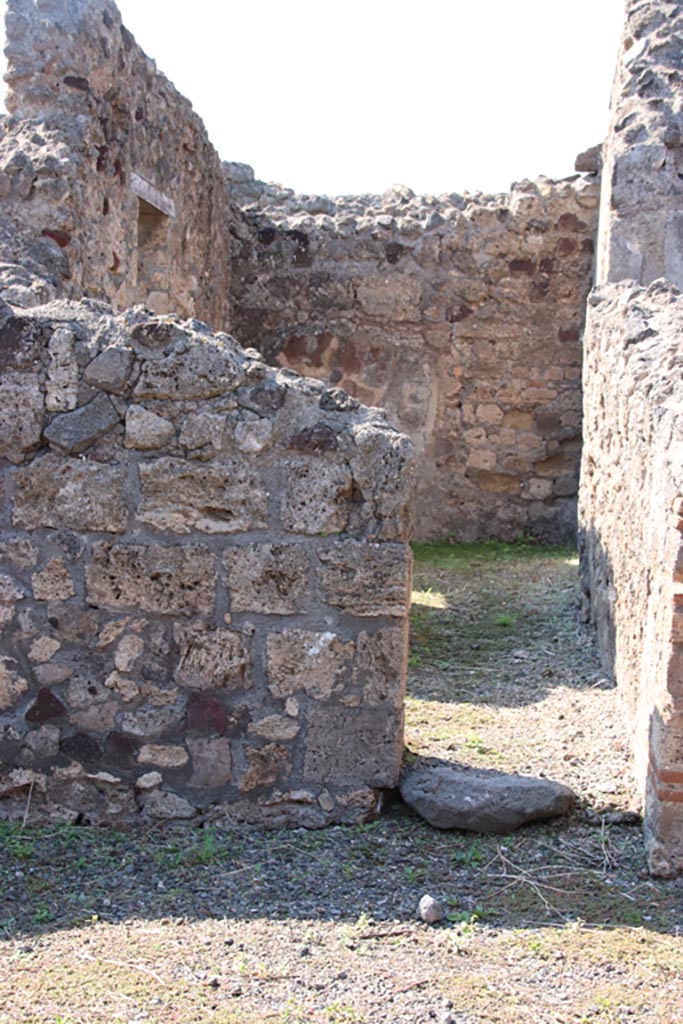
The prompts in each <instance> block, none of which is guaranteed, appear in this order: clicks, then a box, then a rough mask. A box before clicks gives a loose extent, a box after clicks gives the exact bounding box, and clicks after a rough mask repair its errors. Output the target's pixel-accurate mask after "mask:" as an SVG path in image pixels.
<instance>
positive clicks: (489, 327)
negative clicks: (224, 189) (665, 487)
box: [225, 153, 598, 541]
mask: <svg viewBox="0 0 683 1024" xmlns="http://www.w3.org/2000/svg"><path fill="white" fill-rule="evenodd" d="M581 166H584V167H586V168H588V170H589V171H596V170H597V156H596V154H595V153H593V154H588V155H587V156H585V157H584V163H583V164H582V165H581ZM225 169H226V178H227V181H228V185H229V189H230V194H231V196H232V198H233V200H234V201H235V202H236V203H239V205H240V206H241V208H242V210H243V213H244V224H243V225H238V224H236V227H235V232H236V233H237V234H239V243H237V242H236V243H235V246H234V258H233V267H232V283H231V307H232V314H231V324H232V330H233V331H234V333H235V334H236V336H237V337H239V338H240V339H241V340H242V341H243V342H244V343H245V344H249V345H253V346H255V347H257V348H259V349H260V351H262V352H264V354H265V355H266V357H267V358H268V359H269V360H271V361H276V362H277V363H279V364H280V365H283V366H288V367H292V368H294V369H297V370H299V371H300V372H304V373H306V374H307V375H312V376H315V377H318V378H320V379H321V380H324V381H325V382H326V383H328V384H330V385H335V386H339V387H341V388H343V389H344V390H346V391H347V392H348V393H349V394H351V395H353V396H355V397H357V398H359V399H360V400H361V401H363V402H366V403H370V404H372V405H379V406H381V407H383V408H386V409H387V410H388V411H389V415H390V417H391V418H392V420H393V422H395V423H396V424H397V425H399V427H400V429H401V430H403V431H405V432H406V433H408V434H410V436H411V437H412V439H413V442H414V444H415V446H416V449H417V452H418V455H419V482H418V511H417V536H418V537H419V538H422V539H425V538H434V537H444V536H452V537H454V538H457V539H459V540H475V539H480V538H485V537H500V538H504V539H511V538H514V537H515V536H518V535H520V534H523V533H529V534H531V535H533V536H536V537H539V538H543V539H545V540H555V541H557V540H569V539H571V538H573V537H574V535H575V529H576V519H575V516H576V491H577V487H578V466H579V451H580V437H581V426H580V421H581V384H580V379H581V333H582V330H583V324H584V315H585V301H586V296H587V293H588V290H589V288H590V285H591V272H592V261H593V248H594V234H595V229H596V220H597V206H598V185H597V178H596V175H595V174H594V173H585V174H577V175H576V176H575V177H573V178H569V179H567V180H566V181H562V182H555V181H550V180H548V179H539V180H538V181H537V182H533V183H532V182H529V181H525V182H522V183H520V184H518V185H516V186H515V187H514V188H513V191H512V192H511V193H510V194H509V195H497V196H483V195H481V194H477V195H475V196H459V195H455V194H454V195H445V196H440V197H438V198H433V197H418V196H415V195H413V193H412V192H411V191H410V190H409V189H407V188H403V187H396V188H394V189H391V190H390V191H388V192H387V193H385V194H384V195H383V196H356V197H348V196H347V197H338V198H336V199H329V198H327V197H309V196H295V195H294V194H293V193H292V192H291V190H284V189H278V188H276V187H274V186H265V185H263V183H259V182H255V181H254V180H253V175H250V173H249V169H248V168H245V167H244V165H234V164H228V165H226V168H225ZM233 219H234V220H235V221H236V218H233Z"/></svg>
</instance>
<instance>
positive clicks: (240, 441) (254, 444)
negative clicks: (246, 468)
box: [235, 419, 273, 454]
mask: <svg viewBox="0 0 683 1024" xmlns="http://www.w3.org/2000/svg"><path fill="white" fill-rule="evenodd" d="M272 436H273V421H272V420H266V419H257V420H246V421H245V422H241V423H238V424H237V426H236V427H235V444H236V445H237V447H238V448H239V450H240V451H241V452H245V453H247V454H250V453H252V452H262V451H263V449H264V448H267V447H268V445H269V444H270V441H271V438H272Z"/></svg>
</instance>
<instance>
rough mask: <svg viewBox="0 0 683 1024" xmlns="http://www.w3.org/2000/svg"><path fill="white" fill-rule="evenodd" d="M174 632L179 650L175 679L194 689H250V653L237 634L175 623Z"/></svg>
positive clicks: (232, 631) (231, 631) (182, 684)
mask: <svg viewBox="0 0 683 1024" xmlns="http://www.w3.org/2000/svg"><path fill="white" fill-rule="evenodd" d="M173 635H174V638H175V641H176V643H177V644H178V646H179V649H180V656H179V659H178V665H177V667H176V670H175V681H176V682H177V683H179V684H180V685H181V686H189V687H191V688H192V689H195V690H220V689H222V690H242V689H249V687H250V686H251V678H250V676H249V667H250V659H249V653H248V651H247V649H246V646H245V644H244V639H243V637H242V636H241V634H240V633H237V632H235V631H234V630H230V629H215V630H207V629H202V627H201V626H194V625H193V626H181V625H179V624H176V626H175V627H174V631H173Z"/></svg>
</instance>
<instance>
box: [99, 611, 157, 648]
mask: <svg viewBox="0 0 683 1024" xmlns="http://www.w3.org/2000/svg"><path fill="white" fill-rule="evenodd" d="M146 625H147V619H136V618H134V616H132V615H125V616H124V617H123V618H122V619H112V620H111V622H107V623H106V625H104V626H103V627H102V629H101V630H100V633H99V636H98V638H97V646H98V648H101V647H108V646H109V644H113V643H114V641H115V640H118V638H119V637H120V636H121V635H122V633H125V631H126V630H127V629H132V630H134V631H135V632H139V631H140V630H142V629H144V628H145V626H146Z"/></svg>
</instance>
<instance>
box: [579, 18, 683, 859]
mask: <svg viewBox="0 0 683 1024" xmlns="http://www.w3.org/2000/svg"><path fill="white" fill-rule="evenodd" d="M681 29H683V3H681V2H676V3H659V2H657V3H655V2H651V0H629V2H628V3H627V21H626V28H625V35H624V41H623V47H622V52H621V56H620V61H619V67H618V70H617V76H616V80H615V87H614V92H613V97H612V114H611V128H610V133H609V136H608V139H607V142H606V144H605V147H604V152H605V165H604V171H603V177H602V190H601V193H602V194H601V209H600V228H599V249H598V254H597V267H598V277H599V280H600V281H601V282H617V281H620V280H621V279H626V282H625V283H623V284H621V285H620V286H617V285H615V284H612V285H608V284H603V285H602V286H601V287H600V289H599V290H598V291H597V292H595V293H594V294H593V296H592V297H591V299H590V300H589V316H588V324H587V330H586V340H585V365H584V402H585V422H584V452H583V463H582V473H581V495H580V507H579V523H580V534H581V547H582V583H583V587H584V592H585V595H586V598H587V602H586V603H587V608H588V610H589V612H590V614H591V616H592V618H593V621H594V622H595V624H596V626H597V629H598V637H599V641H600V649H601V653H602V657H603V660H604V663H605V665H606V667H607V668H609V669H610V670H612V671H613V672H614V675H615V678H616V681H617V684H618V686H619V690H620V693H621V698H622V702H623V704H624V707H625V722H626V723H627V724H626V728H627V729H628V730H629V731H630V733H631V735H632V739H633V748H634V755H635V765H636V773H637V777H638V781H639V784H640V787H641V792H642V794H643V799H644V807H645V830H646V836H647V841H648V852H649V858H650V865H651V868H652V870H653V871H654V872H656V873H658V874H671V873H674V872H680V871H683V708H682V707H681V682H682V680H683V648H682V647H681V643H682V642H683V630H682V629H681V625H680V623H679V619H680V615H681V609H682V608H683V603H682V601H681V596H680V594H679V591H680V590H681V589H683V546H682V543H681V531H682V530H683V470H682V467H683V446H682V444H681V442H682V440H683V435H682V434H681V426H680V409H681V402H682V401H683V381H682V380H681V359H682V356H681V342H680V338H681V331H682V329H683V305H682V300H681V297H680V295H679V294H678V292H677V291H676V288H675V287H673V288H672V286H680V285H681V284H683V270H682V268H683V246H681V244H680V243H681V239H682V238H683V233H682V225H683V222H681V220H680V218H681V214H680V213H679V212H678V210H679V209H680V207H681V200H682V199H683V183H682V182H681V173H683V168H681V164H680V144H681V128H682V127H683V120H682V118H683V78H682V67H683V65H682V61H681V47H680V32H681ZM653 279H658V280H653ZM634 281H639V282H642V283H643V284H647V285H648V288H647V290H646V289H644V288H642V287H636V286H635V285H634Z"/></svg>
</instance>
